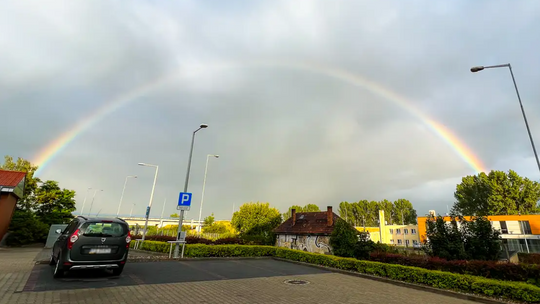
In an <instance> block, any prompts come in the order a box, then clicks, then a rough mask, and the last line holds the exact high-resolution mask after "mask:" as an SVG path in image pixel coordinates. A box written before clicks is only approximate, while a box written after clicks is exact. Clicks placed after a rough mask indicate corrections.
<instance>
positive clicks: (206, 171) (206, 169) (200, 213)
mask: <svg viewBox="0 0 540 304" xmlns="http://www.w3.org/2000/svg"><path fill="white" fill-rule="evenodd" d="M210 156H213V155H207V156H206V167H205V168H204V179H203V186H202V194H201V208H200V210H199V235H200V234H201V232H202V225H201V216H202V207H203V203H204V189H205V188H206V175H207V173H208V160H209V159H210Z"/></svg>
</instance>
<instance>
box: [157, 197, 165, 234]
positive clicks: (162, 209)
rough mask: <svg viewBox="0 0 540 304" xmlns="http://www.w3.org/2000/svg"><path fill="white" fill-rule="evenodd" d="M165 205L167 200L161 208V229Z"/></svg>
mask: <svg viewBox="0 0 540 304" xmlns="http://www.w3.org/2000/svg"><path fill="white" fill-rule="evenodd" d="M166 204H167V198H165V201H164V202H163V208H161V217H160V218H159V221H160V222H161V227H160V228H163V213H164V212H165V205H166Z"/></svg>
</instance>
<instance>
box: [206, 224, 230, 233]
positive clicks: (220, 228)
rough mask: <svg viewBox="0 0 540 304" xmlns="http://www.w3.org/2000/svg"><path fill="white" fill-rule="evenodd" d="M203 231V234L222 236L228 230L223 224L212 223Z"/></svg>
mask: <svg viewBox="0 0 540 304" xmlns="http://www.w3.org/2000/svg"><path fill="white" fill-rule="evenodd" d="M203 231H204V232H205V233H219V234H224V233H227V232H229V229H228V228H227V225H225V224H224V223H213V224H211V225H209V226H207V227H204V228H203Z"/></svg>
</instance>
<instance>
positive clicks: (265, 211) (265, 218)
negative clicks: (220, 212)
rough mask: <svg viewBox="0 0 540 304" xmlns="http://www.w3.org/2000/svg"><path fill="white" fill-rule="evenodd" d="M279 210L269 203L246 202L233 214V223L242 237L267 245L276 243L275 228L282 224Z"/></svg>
mask: <svg viewBox="0 0 540 304" xmlns="http://www.w3.org/2000/svg"><path fill="white" fill-rule="evenodd" d="M281 222H282V218H281V214H280V213H279V210H277V209H276V208H271V207H270V204H269V203H259V202H257V203H253V202H251V203H246V204H243V205H242V206H241V207H240V209H239V210H238V211H236V212H235V213H234V214H233V217H232V221H231V224H232V226H233V227H234V228H235V229H236V230H237V231H238V232H239V233H240V237H242V238H244V239H246V240H248V241H250V240H252V241H256V242H260V243H263V244H266V245H274V243H275V234H274V233H273V230H274V229H275V228H277V226H279V224H281Z"/></svg>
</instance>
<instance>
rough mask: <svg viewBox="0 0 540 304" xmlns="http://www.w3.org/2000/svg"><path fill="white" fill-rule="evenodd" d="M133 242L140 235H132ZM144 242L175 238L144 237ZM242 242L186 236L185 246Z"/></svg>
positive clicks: (229, 239)
mask: <svg viewBox="0 0 540 304" xmlns="http://www.w3.org/2000/svg"><path fill="white" fill-rule="evenodd" d="M132 239H133V240H140V239H142V236H141V235H134V236H132ZM146 241H156V242H168V241H176V237H174V236H166V235H149V236H146V237H145V242H146ZM244 243H245V242H244V240H242V239H239V238H237V237H227V238H221V239H217V240H215V241H212V240H209V239H206V238H203V237H198V236H191V235H188V236H186V244H205V245H213V244H216V245H225V244H244Z"/></svg>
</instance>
